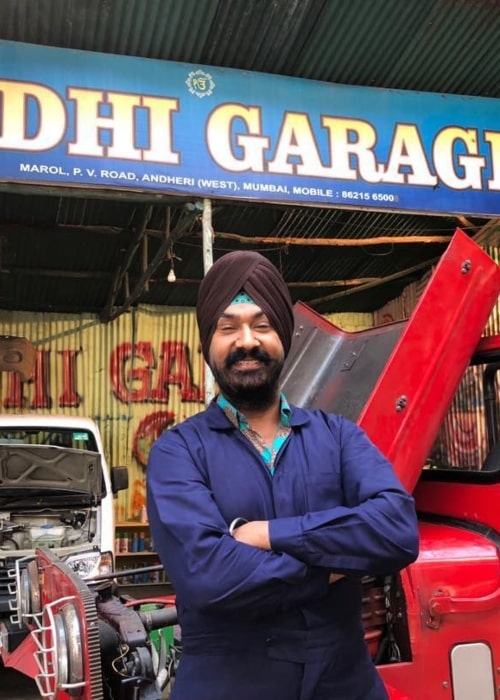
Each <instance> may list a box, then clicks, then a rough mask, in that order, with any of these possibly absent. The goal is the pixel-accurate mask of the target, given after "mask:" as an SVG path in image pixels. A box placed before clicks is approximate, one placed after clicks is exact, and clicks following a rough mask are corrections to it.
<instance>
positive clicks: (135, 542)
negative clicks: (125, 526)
mask: <svg viewBox="0 0 500 700" xmlns="http://www.w3.org/2000/svg"><path fill="white" fill-rule="evenodd" d="M131 545H132V546H131V551H132V552H138V551H139V537H138V536H137V532H134V533H133V534H132V543H131Z"/></svg>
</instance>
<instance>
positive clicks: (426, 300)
mask: <svg viewBox="0 0 500 700" xmlns="http://www.w3.org/2000/svg"><path fill="white" fill-rule="evenodd" d="M499 293H500V267H499V266H498V265H497V264H496V263H495V262H494V261H493V260H492V259H491V258H490V257H489V255H487V254H486V253H485V252H484V251H483V250H482V249H481V248H480V247H479V246H478V245H477V244H475V243H474V242H473V241H472V240H471V239H470V238H469V237H468V236H467V235H466V234H465V233H464V232H463V231H461V230H460V229H457V232H456V233H455V235H454V236H453V239H452V241H451V243H450V245H449V246H448V249H447V250H446V252H445V254H444V255H443V257H442V258H441V260H440V262H439V264H438V265H437V267H436V270H435V272H434V274H433V276H432V278H431V280H430V282H429V284H428V285H427V288H426V290H425V292H424V294H423V295H422V297H421V299H420V301H419V303H418V305H417V307H416V309H415V310H414V312H413V314H412V316H411V318H410V320H409V321H408V324H407V325H406V327H405V329H404V331H403V334H402V336H401V338H400V340H399V341H398V343H397V345H396V347H395V349H394V351H393V353H392V355H391V357H390V358H389V361H388V362H387V364H386V367H385V369H384V371H383V373H382V374H381V376H380V378H379V380H378V382H377V384H376V385H375V388H374V390H373V392H372V394H371V396H370V398H369V400H368V401H367V403H366V405H365V408H364V410H363V412H362V414H361V415H360V417H359V421H358V422H359V424H360V425H361V426H362V427H363V428H364V429H365V430H366V432H367V433H368V434H369V435H370V437H371V438H372V440H373V441H374V442H375V443H376V444H377V445H378V447H379V448H380V449H381V450H382V452H384V454H386V455H387V457H388V458H389V459H390V460H391V462H392V463H393V464H394V467H395V469H396V472H397V473H398V475H399V477H400V479H401V481H402V482H403V484H404V485H405V486H406V488H407V489H408V490H409V491H413V489H414V488H415V485H416V483H417V480H418V478H419V476H420V473H421V471H422V465H423V464H424V462H425V459H426V457H427V455H428V454H429V452H430V450H431V447H432V444H433V442H434V440H435V438H436V435H437V433H438V429H439V426H440V424H441V422H442V420H443V418H444V416H445V414H446V411H447V410H448V407H449V405H450V402H451V400H452V398H453V395H454V393H455V391H456V389H457V387H458V384H459V382H460V379H461V377H462V375H463V373H464V371H465V369H466V367H467V366H468V364H469V362H470V359H471V357H472V355H473V353H474V350H475V348H476V346H477V344H478V342H479V339H480V337H481V333H482V330H483V328H484V326H485V324H486V322H487V320H488V317H489V315H490V313H491V310H492V308H493V306H494V305H495V302H496V301H497V299H498V295H499Z"/></svg>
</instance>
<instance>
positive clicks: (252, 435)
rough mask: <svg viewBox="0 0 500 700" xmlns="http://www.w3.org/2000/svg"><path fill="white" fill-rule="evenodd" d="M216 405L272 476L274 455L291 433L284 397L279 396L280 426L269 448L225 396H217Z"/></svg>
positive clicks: (288, 409) (287, 408)
mask: <svg viewBox="0 0 500 700" xmlns="http://www.w3.org/2000/svg"><path fill="white" fill-rule="evenodd" d="M217 404H218V405H219V406H220V408H222V410H223V411H224V413H225V414H226V416H227V417H228V418H229V420H230V421H231V423H232V424H233V425H235V426H236V427H237V428H238V429H239V430H241V432H242V433H243V435H244V436H245V437H246V438H247V439H248V440H250V442H251V443H252V445H253V446H254V447H255V449H256V450H257V451H258V453H259V454H260V456H261V457H262V459H263V460H264V464H266V466H267V467H268V468H269V471H270V473H271V476H272V475H273V474H274V461H275V459H276V455H277V454H278V452H279V450H280V448H281V446H282V445H283V444H284V443H285V442H286V439H287V437H288V436H289V434H290V431H291V428H290V414H291V410H290V406H289V405H288V402H287V400H286V398H285V395H284V394H281V395H280V426H279V428H278V432H277V433H276V435H275V437H274V440H273V444H272V445H270V446H269V445H266V444H265V442H264V440H263V439H262V437H261V436H260V435H259V433H257V432H256V431H255V430H252V428H251V427H250V425H249V423H248V421H247V419H246V418H245V416H244V415H243V413H240V412H239V411H238V409H236V408H235V407H234V406H233V405H232V403H230V402H229V401H228V400H227V399H226V397H225V396H223V395H222V394H219V396H218V397H217Z"/></svg>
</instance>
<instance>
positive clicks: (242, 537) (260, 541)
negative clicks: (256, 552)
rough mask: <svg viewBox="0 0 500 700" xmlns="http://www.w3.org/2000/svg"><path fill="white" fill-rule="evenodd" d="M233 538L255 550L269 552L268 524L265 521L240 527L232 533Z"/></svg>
mask: <svg viewBox="0 0 500 700" xmlns="http://www.w3.org/2000/svg"><path fill="white" fill-rule="evenodd" d="M233 537H234V539H235V540H237V541H238V542H243V543H244V544H249V545H251V546H252V547H257V549H266V550H268V551H270V550H271V542H270V541H269V523H268V521H267V520H253V521H252V522H250V523H245V524H244V525H240V527H237V528H236V529H235V530H234V532H233Z"/></svg>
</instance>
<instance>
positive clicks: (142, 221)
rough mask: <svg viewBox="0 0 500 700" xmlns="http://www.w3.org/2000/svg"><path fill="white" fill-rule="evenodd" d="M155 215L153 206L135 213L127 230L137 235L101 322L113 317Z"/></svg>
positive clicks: (107, 301)
mask: <svg viewBox="0 0 500 700" xmlns="http://www.w3.org/2000/svg"><path fill="white" fill-rule="evenodd" d="M152 214H153V207H152V206H151V205H148V206H146V207H143V208H142V209H141V210H139V211H136V212H135V216H134V217H133V221H132V223H131V225H130V226H128V227H127V229H125V230H128V231H130V230H132V231H133V233H134V234H135V235H134V237H133V239H132V240H131V241H130V244H129V247H128V250H127V252H126V253H125V257H124V258H123V260H122V262H121V263H120V265H119V267H118V269H117V271H116V273H115V276H114V279H113V282H112V283H111V287H110V289H109V292H108V298H107V299H106V303H105V305H104V308H103V310H102V316H101V320H102V321H107V320H109V318H110V315H111V310H112V308H113V306H114V304H115V301H116V297H117V295H118V292H119V291H120V288H121V286H122V285H123V284H125V285H126V286H128V277H127V274H128V270H129V267H130V265H131V263H132V260H133V259H134V257H135V254H136V252H137V250H138V248H139V246H140V244H141V241H142V239H143V238H144V236H145V235H146V234H145V231H146V226H147V225H148V222H149V220H150V219H151V216H152ZM126 294H128V291H126Z"/></svg>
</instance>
